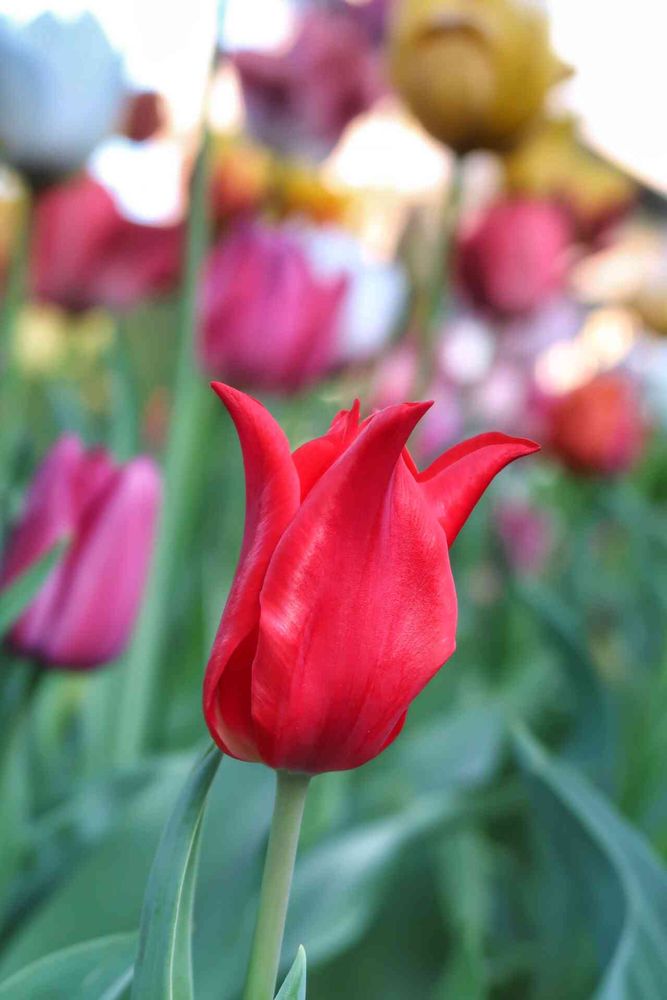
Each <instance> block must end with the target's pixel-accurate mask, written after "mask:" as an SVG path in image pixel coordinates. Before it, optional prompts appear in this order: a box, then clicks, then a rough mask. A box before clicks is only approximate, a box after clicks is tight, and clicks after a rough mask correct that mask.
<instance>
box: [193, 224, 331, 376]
mask: <svg viewBox="0 0 667 1000" xmlns="http://www.w3.org/2000/svg"><path fill="white" fill-rule="evenodd" d="M344 292H345V281H344V279H340V278H336V279H334V280H324V279H322V280H318V278H317V277H316V276H315V274H314V272H313V269H312V267H311V266H310V264H309V262H308V259H307V257H306V255H305V253H304V251H303V250H302V249H301V247H300V246H299V245H298V243H297V242H296V240H295V239H294V238H293V237H292V236H290V234H289V233H286V232H283V231H281V230H279V229H272V228H269V227H262V226H260V225H257V224H247V225H239V226H238V227H237V228H236V229H235V230H233V231H232V233H231V234H230V235H229V236H228V237H227V238H226V239H224V240H222V241H221V242H220V243H218V245H217V246H215V247H214V248H213V249H212V250H211V252H210V254H209V257H208V260H207V261H206V265H205V268H204V275H203V283H202V288H201V303H200V336H199V356H200V360H201V362H202V365H203V367H204V368H205V369H206V370H207V371H209V372H212V373H217V374H221V373H224V375H225V377H226V378H228V379H230V380H231V381H234V382H238V383H240V384H242V385H252V386H257V387H261V388H263V389H267V390H273V391H279V392H294V391H297V390H298V389H301V388H302V387H303V386H305V385H308V384H310V383H312V382H313V381H316V380H317V379H318V378H322V377H323V376H325V375H326V374H327V373H328V372H329V371H330V370H331V369H332V367H333V365H334V364H335V362H336V360H337V352H336V343H335V332H336V323H337V319H338V315H339V311H340V308H341V306H342V301H343V295H344Z"/></svg>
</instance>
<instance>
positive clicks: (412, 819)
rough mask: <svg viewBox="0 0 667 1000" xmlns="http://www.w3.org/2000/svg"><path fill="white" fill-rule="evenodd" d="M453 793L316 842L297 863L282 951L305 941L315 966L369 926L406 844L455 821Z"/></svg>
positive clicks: (457, 813)
mask: <svg viewBox="0 0 667 1000" xmlns="http://www.w3.org/2000/svg"><path fill="white" fill-rule="evenodd" d="M461 809H462V806H461V801H460V799H459V798H458V796H456V795H455V794H452V795H444V794H443V795H437V796H424V797H423V798H421V799H418V800H415V801H414V802H413V803H412V805H411V807H410V810H409V811H407V810H406V811H405V812H402V813H399V814H397V815H395V816H391V817H390V818H388V819H382V820H377V821H375V822H371V823H365V824H362V825H360V826H358V827H356V828H353V829H351V830H348V831H346V832H345V833H342V834H340V835H338V836H334V837H330V838H328V839H327V840H325V841H323V842H322V843H321V844H318V845H317V846H316V847H314V848H312V850H310V851H308V852H307V853H306V854H305V855H303V856H302V857H301V858H300V859H298V860H297V866H296V872H295V877H294V884H293V888H292V895H291V900H290V910H289V917H288V920H287V933H286V941H287V946H286V948H287V952H288V953H289V952H290V951H291V950H292V949H294V950H296V947H297V941H295V937H296V935H298V938H299V939H305V941H306V944H307V947H308V954H309V956H310V960H311V962H312V961H315V962H317V963H320V962H322V961H325V960H326V959H328V958H331V957H332V956H333V955H335V954H336V953H337V952H338V951H341V950H342V949H343V948H345V947H348V946H349V945H350V943H351V942H353V941H354V940H355V939H356V938H358V937H359V936H360V935H361V934H362V933H363V932H364V931H365V930H366V928H367V927H368V925H369V923H370V922H371V920H372V918H373V916H374V915H375V913H376V912H377V909H378V906H379V904H380V902H381V900H382V898H383V896H384V892H385V888H386V881H387V877H388V875H389V873H390V871H391V869H392V867H393V866H394V865H395V863H396V862H397V860H398V858H399V856H400V854H401V852H402V851H403V850H404V849H405V848H406V847H407V845H408V844H409V843H410V842H412V841H414V840H416V839H417V838H418V837H420V836H423V835H425V834H427V833H429V832H432V831H433V830H437V829H439V828H441V827H442V825H444V823H446V822H447V821H452V820H454V819H460V816H461Z"/></svg>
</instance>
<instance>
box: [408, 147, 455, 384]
mask: <svg viewBox="0 0 667 1000" xmlns="http://www.w3.org/2000/svg"><path fill="white" fill-rule="evenodd" d="M464 166H465V160H464V159H463V158H462V157H460V156H455V157H454V158H453V161H452V173H451V176H450V178H449V183H448V184H447V188H446V191H445V200H444V205H443V209H442V212H441V216H440V228H439V231H438V236H437V240H436V242H435V247H434V253H433V267H432V270H431V277H430V281H429V284H428V286H427V288H426V290H425V295H424V305H423V308H422V310H421V312H422V315H421V318H420V321H419V323H418V328H419V330H420V331H421V345H420V346H421V351H420V364H419V374H418V377H417V386H416V391H415V393H414V395H415V397H416V398H419V397H420V396H421V395H422V394H423V393H424V392H426V391H428V387H429V384H430V382H431V380H432V378H433V373H434V368H435V359H434V354H435V350H436V347H437V343H438V334H439V332H440V330H441V329H442V325H443V323H444V322H445V321H446V319H447V318H448V316H449V313H450V312H451V309H452V304H453V299H454V274H453V271H454V245H455V239H456V231H457V228H458V222H459V216H460V214H461V204H462V199H463V174H464Z"/></svg>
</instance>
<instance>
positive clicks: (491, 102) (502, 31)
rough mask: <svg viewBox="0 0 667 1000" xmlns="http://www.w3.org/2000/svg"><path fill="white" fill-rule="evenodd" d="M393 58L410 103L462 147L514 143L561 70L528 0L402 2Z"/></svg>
mask: <svg viewBox="0 0 667 1000" xmlns="http://www.w3.org/2000/svg"><path fill="white" fill-rule="evenodd" d="M389 60H390V69H391V74H392V76H393V80H394V83H395V85H396V88H397V89H398V91H399V93H400V94H401V95H402V97H403V98H404V99H405V101H406V103H407V104H408V106H409V107H410V109H411V110H412V111H413V113H414V114H415V115H416V117H417V118H418V119H419V121H420V122H421V124H422V125H423V126H424V127H425V128H426V129H427V131H428V132H430V133H431V135H433V136H435V138H436V139H439V140H440V141H441V142H444V143H446V144H447V145H448V146H451V147H452V149H454V150H455V151H456V152H457V153H467V152H469V151H470V150H472V149H494V150H499V149H506V148H509V147H511V146H512V145H513V144H514V143H515V142H516V141H517V140H518V139H519V138H520V136H521V134H522V133H523V132H524V131H525V129H526V127H527V126H528V125H530V124H531V123H532V122H533V120H534V119H535V118H536V116H537V115H538V114H539V113H540V111H541V109H542V106H543V103H544V98H545V95H546V93H547V91H548V90H549V88H550V87H551V85H552V84H553V83H555V82H556V81H557V79H558V78H559V76H560V75H561V74H562V67H561V65H560V64H559V63H558V61H557V59H556V58H555V57H554V55H553V53H552V51H551V48H550V45H549V32H548V24H547V20H546V18H545V17H544V15H543V14H542V13H541V12H540V11H539V10H537V9H536V8H535V7H533V6H531V5H529V4H528V3H526V2H524V0H476V2H475V3H471V2H469V0H397V2H396V5H395V9H394V17H393V23H392V25H391V28H390V35H389Z"/></svg>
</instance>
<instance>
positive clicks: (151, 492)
mask: <svg viewBox="0 0 667 1000" xmlns="http://www.w3.org/2000/svg"><path fill="white" fill-rule="evenodd" d="M160 496H161V482H160V475H159V472H158V470H157V468H156V466H155V464H154V463H153V461H152V460H151V459H150V458H147V457H145V456H139V457H137V458H135V459H133V460H132V461H130V462H128V463H127V464H126V465H124V466H119V465H117V464H116V463H115V462H114V461H113V459H112V458H111V457H110V456H109V454H108V453H107V452H106V451H104V449H102V448H94V449H91V450H86V449H85V448H84V446H83V445H82V443H81V441H80V440H79V439H78V438H77V437H76V436H74V435H70V434H67V435H64V436H63V437H61V438H60V439H59V440H58V441H57V442H56V444H55V445H54V446H53V448H52V449H51V451H50V452H49V453H48V455H47V456H46V458H45V459H44V461H43V463H42V465H41V466H40V468H39V470H38V472H37V474H36V476H35V478H34V481H33V483H32V485H31V487H30V489H29V490H28V495H27V498H26V502H25V506H24V509H23V512H22V515H21V517H20V518H19V521H18V524H17V525H16V527H15V529H14V531H13V533H12V534H11V535H10V538H9V541H8V544H7V547H6V551H5V552H4V554H3V558H2V565H1V567H0V590H2V589H3V588H5V587H6V586H7V585H8V584H10V583H12V581H14V580H15V579H16V578H17V577H18V576H20V575H21V574H22V573H24V572H25V571H26V570H27V569H29V568H30V566H32V565H33V564H34V563H35V562H36V561H37V560H39V559H40V558H41V557H42V556H44V555H45V554H46V553H47V552H48V551H49V550H50V549H52V548H53V547H54V546H55V545H57V544H58V543H59V542H64V543H65V550H64V552H63V555H62V557H61V558H60V560H59V562H58V563H57V565H56V566H55V568H54V569H53V570H52V571H51V573H50V575H49V576H48V578H47V579H46V581H45V583H44V584H43V585H42V587H41V589H40V590H39V592H38V594H37V596H36V597H35V598H34V599H33V601H32V603H31V604H30V605H29V606H28V608H27V610H26V611H24V613H23V614H22V615H21V617H20V618H19V620H18V621H17V622H16V623H15V624H14V625H13V627H12V629H11V630H10V632H9V635H8V636H7V640H8V642H9V644H10V646H11V647H13V648H14V649H15V650H16V651H17V652H18V653H20V654H22V655H24V656H27V657H33V658H34V659H36V660H38V661H40V662H41V663H44V664H47V665H51V666H59V667H66V668H68V667H69V668H73V669H86V668H89V667H95V666H98V665H100V664H102V663H107V662H109V661H110V660H114V659H115V658H116V657H118V656H119V655H120V654H121V653H122V652H123V650H124V648H125V646H126V644H127V642H128V640H129V638H130V634H131V632H132V628H133V625H134V622H135V619H136V616H137V612H138V610H139V605H140V601H141V596H142V592H143V588H144V583H145V580H146V574H147V571H148V565H149V560H150V556H151V551H152V547H153V536H154V531H155V525H156V520H157V515H158V510H159V505H160Z"/></svg>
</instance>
